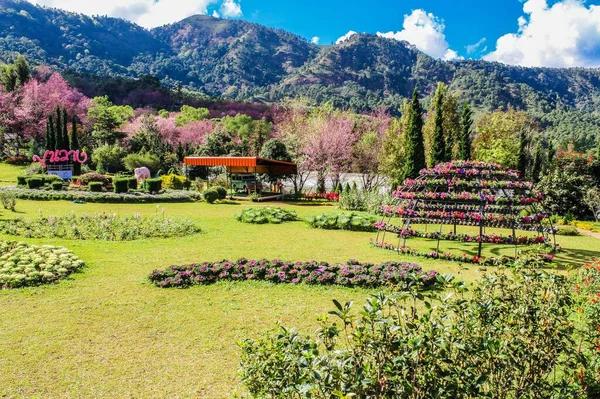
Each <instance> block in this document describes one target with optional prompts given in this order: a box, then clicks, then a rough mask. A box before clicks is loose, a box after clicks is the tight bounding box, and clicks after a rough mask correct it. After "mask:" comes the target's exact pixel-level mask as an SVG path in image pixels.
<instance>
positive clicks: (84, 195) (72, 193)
mask: <svg viewBox="0 0 600 399" xmlns="http://www.w3.org/2000/svg"><path fill="white" fill-rule="evenodd" d="M88 190H89V188H88ZM1 193H10V194H11V195H13V196H14V197H15V198H16V199H22V200H31V201H74V200H81V201H85V202H96V203H130V204H144V203H157V202H165V203H166V202H171V203H178V202H194V201H201V200H202V194H200V193H198V192H196V191H187V192H185V191H173V192H166V193H159V194H149V193H146V192H140V191H136V192H130V193H128V194H115V193H113V192H91V191H80V190H69V191H66V190H63V191H48V190H37V189H36V190H29V189H27V188H12V187H6V188H3V187H0V194H1Z"/></svg>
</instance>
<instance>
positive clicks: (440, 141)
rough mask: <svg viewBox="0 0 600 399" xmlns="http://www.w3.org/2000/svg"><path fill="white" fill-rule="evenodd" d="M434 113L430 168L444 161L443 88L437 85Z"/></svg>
mask: <svg viewBox="0 0 600 399" xmlns="http://www.w3.org/2000/svg"><path fill="white" fill-rule="evenodd" d="M433 101H434V107H435V110H434V113H433V136H432V138H431V150H430V151H431V154H430V157H431V160H430V164H431V166H435V165H437V164H439V163H442V162H444V161H446V143H445V138H444V116H443V107H442V106H443V104H444V86H443V85H442V84H438V88H437V90H436V91H435V96H434V100H433Z"/></svg>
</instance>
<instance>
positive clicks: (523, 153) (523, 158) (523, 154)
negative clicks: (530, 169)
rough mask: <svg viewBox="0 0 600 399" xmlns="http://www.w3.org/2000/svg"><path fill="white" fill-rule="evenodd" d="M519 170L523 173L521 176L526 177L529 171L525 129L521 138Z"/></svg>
mask: <svg viewBox="0 0 600 399" xmlns="http://www.w3.org/2000/svg"><path fill="white" fill-rule="evenodd" d="M517 169H518V170H519V172H520V173H521V176H525V172H526V171H527V133H526V132H525V129H523V130H521V134H520V136H519V163H518V165H517Z"/></svg>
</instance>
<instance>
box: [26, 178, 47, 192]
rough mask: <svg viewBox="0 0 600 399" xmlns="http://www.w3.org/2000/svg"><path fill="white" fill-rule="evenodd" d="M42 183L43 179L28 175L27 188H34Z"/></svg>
mask: <svg viewBox="0 0 600 399" xmlns="http://www.w3.org/2000/svg"><path fill="white" fill-rule="evenodd" d="M43 185H44V180H43V179H41V178H39V177H30V178H29V179H27V188H29V189H30V190H31V189H36V188H40V187H42V186H43Z"/></svg>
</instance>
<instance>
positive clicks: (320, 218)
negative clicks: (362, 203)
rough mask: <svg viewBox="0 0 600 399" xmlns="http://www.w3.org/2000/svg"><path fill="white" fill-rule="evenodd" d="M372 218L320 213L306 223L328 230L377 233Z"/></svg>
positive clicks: (374, 221) (375, 220)
mask: <svg viewBox="0 0 600 399" xmlns="http://www.w3.org/2000/svg"><path fill="white" fill-rule="evenodd" d="M376 222H377V218H375V217H374V216H366V215H359V214H357V213H353V212H351V213H321V214H318V215H314V216H310V217H309V218H307V219H306V223H308V225H309V226H310V227H314V228H317V229H329V230H353V231H377V229H376V228H375V223H376Z"/></svg>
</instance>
